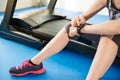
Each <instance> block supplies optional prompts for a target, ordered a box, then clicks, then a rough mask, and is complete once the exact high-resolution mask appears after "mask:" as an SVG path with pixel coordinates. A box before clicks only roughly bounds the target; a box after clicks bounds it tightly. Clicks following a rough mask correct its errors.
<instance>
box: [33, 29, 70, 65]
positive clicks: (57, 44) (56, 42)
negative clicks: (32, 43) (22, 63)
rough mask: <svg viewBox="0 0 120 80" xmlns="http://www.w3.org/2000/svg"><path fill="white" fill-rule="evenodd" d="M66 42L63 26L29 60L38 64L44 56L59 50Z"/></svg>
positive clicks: (46, 56)
mask: <svg viewBox="0 0 120 80" xmlns="http://www.w3.org/2000/svg"><path fill="white" fill-rule="evenodd" d="M68 42H69V38H68V33H67V31H66V28H65V27H64V28H63V29H62V30H61V31H60V32H59V33H58V34H57V35H56V36H55V37H54V38H53V39H52V40H51V41H50V42H49V43H48V44H47V45H46V46H45V47H44V48H43V49H42V50H41V51H40V52H39V53H38V54H37V55H36V56H34V57H33V58H32V59H31V61H32V62H33V63H34V64H37V65H38V64H40V63H41V62H42V61H43V60H45V59H46V58H48V57H50V56H51V55H53V54H55V53H57V52H59V51H61V50H62V49H63V48H64V47H65V46H66V45H67V43H68Z"/></svg>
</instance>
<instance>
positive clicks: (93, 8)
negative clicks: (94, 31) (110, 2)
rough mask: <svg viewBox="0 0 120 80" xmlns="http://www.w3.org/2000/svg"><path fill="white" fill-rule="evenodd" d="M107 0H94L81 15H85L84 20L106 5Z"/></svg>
mask: <svg viewBox="0 0 120 80" xmlns="http://www.w3.org/2000/svg"><path fill="white" fill-rule="evenodd" d="M106 3H107V0H96V1H95V2H94V3H93V5H92V6H91V7H90V8H88V9H87V10H86V11H85V12H84V13H83V14H82V15H81V16H83V17H85V19H86V20H88V19H89V18H91V17H92V16H94V15H95V14H96V13H98V12H99V11H100V10H101V9H103V8H104V7H105V6H106Z"/></svg>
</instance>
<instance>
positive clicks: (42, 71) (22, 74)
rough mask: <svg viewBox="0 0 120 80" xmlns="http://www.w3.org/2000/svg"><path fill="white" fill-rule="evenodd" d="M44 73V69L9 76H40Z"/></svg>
mask: <svg viewBox="0 0 120 80" xmlns="http://www.w3.org/2000/svg"><path fill="white" fill-rule="evenodd" d="M45 71H46V70H45V68H42V69H40V70H37V71H28V72H25V73H21V74H15V73H10V74H11V75H13V76H25V75H27V74H42V73H44V72H45Z"/></svg>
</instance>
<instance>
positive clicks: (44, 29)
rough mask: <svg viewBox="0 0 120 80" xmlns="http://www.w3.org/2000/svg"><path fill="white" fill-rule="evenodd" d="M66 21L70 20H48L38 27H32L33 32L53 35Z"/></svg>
mask: <svg viewBox="0 0 120 80" xmlns="http://www.w3.org/2000/svg"><path fill="white" fill-rule="evenodd" d="M68 22H70V20H67V19H62V20H53V21H49V22H47V23H45V24H43V25H41V26H40V27H39V28H37V29H33V33H35V34H41V35H48V36H55V35H56V34H57V33H58V32H59V31H60V30H61V29H62V28H63V27H64V25H65V24H66V23H68Z"/></svg>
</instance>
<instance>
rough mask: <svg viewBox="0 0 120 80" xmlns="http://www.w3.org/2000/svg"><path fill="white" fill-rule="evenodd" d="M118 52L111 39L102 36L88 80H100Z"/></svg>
mask: <svg viewBox="0 0 120 80" xmlns="http://www.w3.org/2000/svg"><path fill="white" fill-rule="evenodd" d="M117 50H118V46H117V45H116V44H115V43H114V42H113V41H112V40H111V39H110V38H108V37H105V36H102V37H101V38H100V42H99V45H98V48H97V52H96V54H95V57H94V59H93V62H92V65H91V67H90V70H89V73H88V75H87V78H86V80H99V79H100V78H101V77H102V76H103V75H104V73H105V72H106V71H107V69H108V68H109V67H110V65H111V64H112V63H113V60H114V59H115V56H116V53H117Z"/></svg>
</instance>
